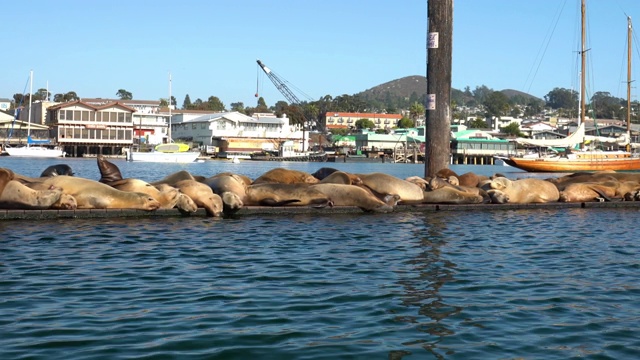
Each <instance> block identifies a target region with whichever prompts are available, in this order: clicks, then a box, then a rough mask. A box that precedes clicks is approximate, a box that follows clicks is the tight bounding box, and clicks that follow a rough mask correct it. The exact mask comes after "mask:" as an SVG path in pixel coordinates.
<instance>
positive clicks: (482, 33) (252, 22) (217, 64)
mask: <svg viewBox="0 0 640 360" xmlns="http://www.w3.org/2000/svg"><path fill="white" fill-rule="evenodd" d="M578 3H579V1H577V0H535V1H534V0H455V1H454V37H453V79H452V86H453V87H454V88H458V89H464V87H465V86H470V87H471V89H474V88H475V87H476V86H479V85H486V86H488V87H489V88H492V89H494V90H502V89H506V88H510V89H516V90H520V91H525V92H528V93H531V94H533V95H536V96H539V97H543V96H544V95H545V94H547V93H548V92H549V91H550V90H552V89H553V88H554V87H564V88H573V87H576V86H577V85H576V80H575V79H576V76H577V75H576V71H577V70H576V69H577V68H576V50H577V49H578V40H577V39H578V38H577V37H578V36H579V22H578V20H579V19H578V18H579V4H578ZM3 11H4V14H5V16H4V17H3V21H2V22H0V29H1V30H2V34H4V35H5V51H4V53H3V55H4V56H2V57H0V65H2V66H1V68H2V69H3V71H2V75H1V80H0V97H7V98H12V96H13V94H15V93H22V92H23V91H24V90H25V85H27V82H28V76H29V70H31V69H33V71H34V91H35V90H37V89H39V88H45V87H46V86H47V82H48V86H49V91H50V92H51V93H53V94H55V93H65V92H67V91H75V92H77V93H78V95H79V96H80V97H103V98H115V94H116V92H117V91H118V90H119V89H125V90H127V91H129V92H131V93H132V94H133V97H134V98H136V99H145V100H150V99H159V98H162V97H164V98H166V97H167V96H168V92H169V85H168V74H169V72H171V74H172V79H173V81H172V94H173V96H175V97H176V99H177V102H178V106H181V105H182V102H183V100H184V97H185V95H186V94H189V96H190V98H191V100H192V101H193V100H195V99H197V98H201V99H203V100H205V101H206V99H207V98H208V97H209V96H217V97H219V98H220V99H221V100H222V102H223V103H224V104H225V105H226V106H227V108H229V107H230V104H231V103H233V102H243V103H244V104H245V106H255V103H256V98H255V97H254V95H255V93H256V90H258V93H259V94H260V95H261V96H263V97H264V98H265V101H266V102H267V105H273V104H275V102H277V101H279V100H285V99H284V97H283V96H282V95H281V94H280V93H279V92H278V91H277V90H276V88H275V86H274V85H273V84H272V83H271V82H270V80H269V79H268V78H267V77H266V76H264V75H263V73H262V72H261V70H260V71H259V69H258V67H257V64H256V59H261V60H262V61H263V62H264V63H265V64H266V65H267V66H269V67H270V68H271V69H272V70H273V71H275V72H276V73H277V74H278V75H280V76H281V77H282V78H284V79H285V80H287V81H288V82H289V83H290V84H291V85H292V86H295V87H296V88H298V89H300V90H302V91H303V93H302V92H297V90H296V91H294V92H296V95H297V96H298V97H299V98H300V99H301V100H307V99H308V98H307V97H306V96H307V95H308V96H309V97H310V98H311V99H312V100H316V99H318V98H320V97H322V96H324V95H331V96H338V95H342V94H350V95H351V94H354V93H357V92H360V91H363V90H366V89H369V88H371V87H373V86H376V85H379V84H381V83H384V82H387V81H391V80H394V79H397V78H401V77H404V76H410V75H425V74H426V52H427V50H426V45H425V44H426V33H427V1H425V0H401V1H390V0H369V1H366V2H364V1H355V0H325V1H322V2H311V1H304V0H272V1H265V0H262V1H258V0H228V1H226V0H225V1H218V0H211V1H205V0H202V1H194V0H183V1H166V0H157V1H154V2H146V1H121V0H112V1H103V0H94V1H91V2H86V1H78V0H63V1H57V2H54V1H49V0H34V1H29V2H28V3H26V2H18V1H11V2H7V3H6V4H3ZM587 11H588V17H589V37H590V38H589V47H590V48H591V53H590V66H589V72H590V73H591V75H590V77H589V78H590V83H591V82H592V84H593V85H592V86H593V88H592V89H591V90H590V91H591V92H593V91H608V92H610V93H611V94H612V95H613V96H618V97H626V88H625V84H624V81H626V65H625V64H626V52H625V51H626V50H625V49H626V47H625V46H626V45H625V44H626V40H625V36H626V15H625V13H626V14H628V15H631V16H632V17H634V16H635V17H639V16H640V1H638V0H588V10H587ZM639 21H640V20H639ZM556 23H557V25H555V24H556ZM554 26H555V30H554V31H553V35H551V31H552V30H551V29H552V28H553V27H554ZM639 28H640V25H639ZM549 38H550V40H549ZM634 46H637V41H635V40H634ZM543 53H544V56H542V54H543ZM634 54H638V52H637V50H636V51H635V52H634ZM634 56H635V55H634ZM638 63H639V64H640V61H638ZM634 68H638V69H639V70H638V74H640V67H634ZM634 71H635V70H634ZM534 75H535V76H534ZM634 78H635V76H634ZM590 86H591V85H590ZM26 89H27V90H28V86H27V88H26ZM636 93H637V89H636V88H634V90H633V94H634V97H636V98H637V96H636V95H635V94H636Z"/></svg>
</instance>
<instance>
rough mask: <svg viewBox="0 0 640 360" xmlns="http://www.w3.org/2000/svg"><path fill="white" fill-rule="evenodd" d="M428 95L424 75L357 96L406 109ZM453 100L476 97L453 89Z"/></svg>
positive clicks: (515, 95)
mask: <svg viewBox="0 0 640 360" xmlns="http://www.w3.org/2000/svg"><path fill="white" fill-rule="evenodd" d="M490 90H492V89H490ZM500 91H501V92H502V93H503V94H505V95H506V96H507V97H508V98H509V99H513V98H520V99H525V100H529V99H530V98H533V99H537V100H539V101H542V99H540V98H537V97H535V96H533V95H529V94H527V93H524V92H522V91H518V90H513V89H505V90H500ZM472 92H473V90H472ZM426 94H427V78H426V77H425V76H422V75H412V76H406V77H403V78H400V79H396V80H392V81H389V82H386V83H383V84H380V85H378V86H374V87H372V88H370V89H367V90H365V91H362V92H360V93H357V94H355V95H357V96H360V97H362V98H363V99H365V100H367V101H376V102H380V103H381V104H388V103H389V102H391V104H392V105H393V106H395V107H399V108H406V107H407V106H408V105H410V104H411V103H413V102H414V101H420V102H422V103H424V99H425V97H426ZM451 100H453V101H455V102H456V103H457V104H468V103H469V102H470V101H473V100H474V97H473V96H472V95H468V94H465V93H464V92H463V91H462V90H459V89H454V88H452V89H451ZM519 102H520V101H519Z"/></svg>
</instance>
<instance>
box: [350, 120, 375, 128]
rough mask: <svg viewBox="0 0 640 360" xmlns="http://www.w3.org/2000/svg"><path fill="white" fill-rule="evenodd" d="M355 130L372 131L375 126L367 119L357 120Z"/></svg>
mask: <svg viewBox="0 0 640 360" xmlns="http://www.w3.org/2000/svg"><path fill="white" fill-rule="evenodd" d="M355 125H356V129H373V128H374V127H376V124H374V123H373V121H371V120H369V119H358V120H356V124H355Z"/></svg>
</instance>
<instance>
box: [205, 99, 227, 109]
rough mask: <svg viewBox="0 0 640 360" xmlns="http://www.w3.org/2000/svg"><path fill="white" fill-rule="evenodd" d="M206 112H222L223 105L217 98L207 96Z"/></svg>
mask: <svg viewBox="0 0 640 360" xmlns="http://www.w3.org/2000/svg"><path fill="white" fill-rule="evenodd" d="M206 109H207V110H213V111H224V104H223V103H222V101H221V100H220V99H219V98H218V97H217V96H209V99H207V103H206Z"/></svg>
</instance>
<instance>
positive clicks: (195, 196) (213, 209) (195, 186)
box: [174, 180, 223, 217]
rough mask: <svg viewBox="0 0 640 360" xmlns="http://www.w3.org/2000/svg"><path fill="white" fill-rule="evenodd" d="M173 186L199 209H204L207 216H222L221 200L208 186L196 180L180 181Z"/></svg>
mask: <svg viewBox="0 0 640 360" xmlns="http://www.w3.org/2000/svg"><path fill="white" fill-rule="evenodd" d="M174 186H175V187H176V188H177V189H178V190H180V192H181V193H183V194H185V195H187V196H188V197H190V198H191V199H192V200H193V202H194V203H195V204H196V205H197V206H198V207H199V208H204V210H205V211H206V213H207V215H209V216H215V217H217V216H222V210H223V204H222V198H221V197H220V195H218V194H215V193H214V192H213V190H211V188H210V187H209V185H207V184H203V183H201V182H198V181H196V180H180V181H178V182H177V183H176V184H175V185H174Z"/></svg>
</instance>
